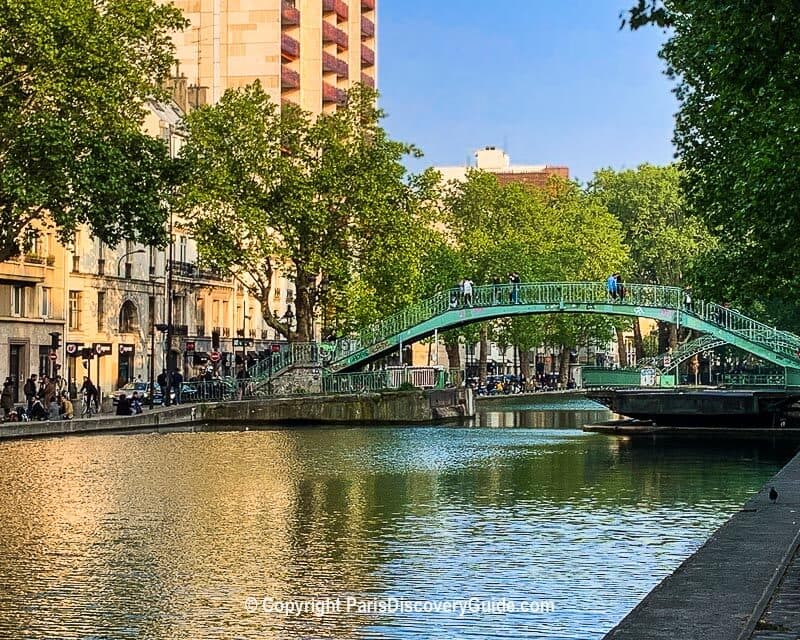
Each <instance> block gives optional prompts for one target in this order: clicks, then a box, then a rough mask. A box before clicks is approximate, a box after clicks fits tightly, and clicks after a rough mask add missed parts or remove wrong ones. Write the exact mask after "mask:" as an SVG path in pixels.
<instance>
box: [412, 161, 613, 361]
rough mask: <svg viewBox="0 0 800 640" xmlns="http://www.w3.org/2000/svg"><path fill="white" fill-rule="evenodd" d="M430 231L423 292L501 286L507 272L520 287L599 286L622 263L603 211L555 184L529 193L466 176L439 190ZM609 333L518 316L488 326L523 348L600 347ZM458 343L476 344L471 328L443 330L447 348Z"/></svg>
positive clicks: (489, 178)
mask: <svg viewBox="0 0 800 640" xmlns="http://www.w3.org/2000/svg"><path fill="white" fill-rule="evenodd" d="M437 229H438V231H437V234H436V237H435V239H432V241H431V242H429V243H428V244H427V245H426V247H425V257H424V263H425V265H424V267H423V273H424V274H425V275H426V278H427V280H428V283H429V291H428V293H433V292H434V291H433V290H441V289H448V288H451V287H453V286H455V285H456V284H457V283H458V282H459V281H460V280H461V279H462V278H464V277H469V278H470V279H472V280H473V281H474V282H475V283H476V284H487V283H490V282H491V281H492V279H493V278H497V279H498V281H499V282H501V283H506V282H508V274H509V273H510V272H517V273H519V275H520V278H521V280H522V281H523V282H534V281H544V282H547V281H552V282H558V281H570V280H571V281H575V280H602V279H604V278H605V276H606V275H607V274H608V273H609V272H610V271H612V270H615V269H616V268H618V267H619V265H620V264H623V263H625V262H626V260H627V252H626V248H625V247H624V245H623V242H622V234H621V230H620V224H619V222H618V221H617V220H615V219H614V217H613V216H612V215H611V214H610V213H609V212H608V210H607V209H606V208H605V206H604V205H603V204H602V203H601V202H599V201H598V200H597V199H595V198H593V197H590V196H588V195H587V194H586V193H584V192H583V191H582V190H581V189H580V188H579V187H578V186H577V185H576V184H575V183H573V182H569V181H566V180H560V179H555V178H554V179H552V180H551V182H550V183H549V184H548V187H547V188H546V189H536V188H530V187H526V186H522V185H519V184H513V183H512V184H508V185H505V186H501V185H500V184H499V183H498V182H497V178H496V177H495V176H494V175H492V174H490V173H485V172H481V171H470V172H468V174H467V177H466V180H465V181H464V182H452V183H450V184H448V185H447V186H446V189H445V194H444V212H443V215H442V222H441V225H440V226H439V227H437ZM430 289H433V290H430ZM613 326H614V325H613V324H612V322H611V321H610V320H609V319H604V318H582V317H577V318H576V317H568V316H557V317H556V316H553V317H547V318H541V317H540V318H524V317H523V318H514V319H507V320H503V321H498V322H494V323H492V324H491V327H490V333H489V335H490V336H491V337H492V339H493V340H495V341H496V342H499V343H501V344H507V345H511V344H516V345H518V346H520V347H521V348H523V349H528V348H533V347H534V346H536V345H540V344H542V343H544V342H547V343H558V344H567V345H575V344H579V343H581V342H582V341H584V339H587V340H588V339H589V338H590V337H593V339H594V340H601V339H603V338H605V337H607V336H608V335H609V334H610V332H611V331H612V329H613ZM459 336H461V337H463V338H464V339H465V340H466V341H468V342H475V341H476V340H477V338H478V327H476V326H466V327H463V328H460V329H457V330H454V331H450V332H448V333H447V335H446V336H445V340H446V341H447V342H448V343H449V344H453V343H454V342H455V340H456V339H457V338H458V337H459Z"/></svg>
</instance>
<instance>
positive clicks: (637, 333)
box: [633, 318, 644, 362]
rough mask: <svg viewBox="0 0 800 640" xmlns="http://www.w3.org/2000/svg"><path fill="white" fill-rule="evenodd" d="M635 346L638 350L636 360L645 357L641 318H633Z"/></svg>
mask: <svg viewBox="0 0 800 640" xmlns="http://www.w3.org/2000/svg"><path fill="white" fill-rule="evenodd" d="M633 348H634V349H635V350H636V362H639V360H641V359H642V358H644V340H643V339H642V325H640V324H639V318H634V319H633Z"/></svg>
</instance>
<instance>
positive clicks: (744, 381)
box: [721, 373, 786, 387]
mask: <svg viewBox="0 0 800 640" xmlns="http://www.w3.org/2000/svg"><path fill="white" fill-rule="evenodd" d="M721 382H722V384H724V385H725V386H728V387H785V386H786V376H785V375H783V374H782V373H766V374H764V373H762V374H752V373H730V374H729V373H726V374H725V375H723V376H721Z"/></svg>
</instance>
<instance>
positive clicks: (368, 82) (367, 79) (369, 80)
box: [361, 73, 375, 89]
mask: <svg viewBox="0 0 800 640" xmlns="http://www.w3.org/2000/svg"><path fill="white" fill-rule="evenodd" d="M361 84H363V85H364V86H365V87H371V88H373V89H374V88H375V78H373V77H372V76H369V75H367V74H366V73H362V74H361Z"/></svg>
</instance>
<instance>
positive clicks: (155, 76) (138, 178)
mask: <svg viewBox="0 0 800 640" xmlns="http://www.w3.org/2000/svg"><path fill="white" fill-rule="evenodd" d="M184 24H185V23H184V20H183V17H182V16H181V14H180V12H179V11H178V10H177V9H176V8H175V7H173V6H172V5H161V4H159V3H157V2H156V1H155V0H59V2H53V1H51V0H1V1H0V260H6V259H8V258H10V257H13V256H14V255H17V254H19V253H20V252H21V251H22V250H23V249H24V248H25V247H26V245H28V244H30V242H31V241H32V240H33V238H34V237H35V235H36V234H37V229H38V228H41V226H42V225H44V226H48V225H49V226H54V227H55V228H56V229H57V231H58V234H59V236H60V238H61V239H62V241H66V240H68V239H69V238H70V237H71V236H72V234H73V232H74V230H75V228H76V226H77V225H79V224H82V223H88V224H89V226H90V228H91V229H92V231H93V233H95V234H96V235H97V236H98V237H100V238H101V239H102V240H103V241H105V242H107V243H109V244H112V245H113V244H116V243H117V242H119V241H120V240H121V239H123V238H125V239H130V240H139V241H143V242H149V243H153V242H158V241H163V240H164V231H163V224H162V223H163V220H164V216H165V202H164V192H165V189H164V187H165V185H167V184H169V182H170V179H169V176H170V171H169V167H170V163H169V158H168V154H167V151H166V147H165V145H164V144H163V143H162V142H161V141H159V140H157V139H154V138H151V137H149V136H147V135H145V134H144V133H142V131H141V125H142V123H143V113H144V112H143V107H144V105H145V103H146V101H147V100H149V99H152V98H154V97H158V96H159V95H161V83H162V81H163V80H164V79H165V78H166V77H167V76H168V73H169V69H170V66H171V64H172V62H173V46H172V43H171V40H170V37H169V34H170V32H171V31H173V30H175V29H180V28H182V27H183V26H184Z"/></svg>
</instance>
